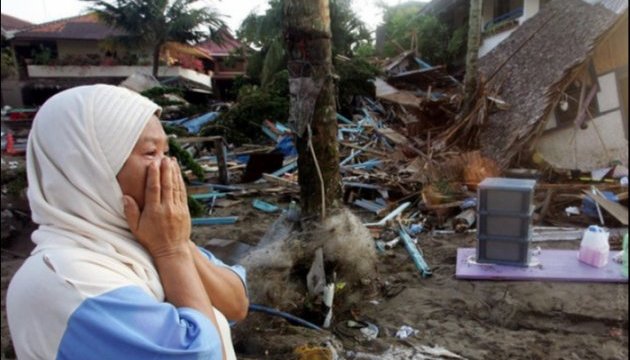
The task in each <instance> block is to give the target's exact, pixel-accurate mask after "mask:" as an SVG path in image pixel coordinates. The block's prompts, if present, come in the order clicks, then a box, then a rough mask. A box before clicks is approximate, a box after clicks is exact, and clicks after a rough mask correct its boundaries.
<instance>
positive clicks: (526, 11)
mask: <svg viewBox="0 0 630 360" xmlns="http://www.w3.org/2000/svg"><path fill="white" fill-rule="evenodd" d="M538 10H540V0H524V1H523V16H521V17H520V19H519V24H522V23H523V22H524V21H525V20H527V19H529V18H531V17H532V16H534V15H536V13H537V12H538Z"/></svg>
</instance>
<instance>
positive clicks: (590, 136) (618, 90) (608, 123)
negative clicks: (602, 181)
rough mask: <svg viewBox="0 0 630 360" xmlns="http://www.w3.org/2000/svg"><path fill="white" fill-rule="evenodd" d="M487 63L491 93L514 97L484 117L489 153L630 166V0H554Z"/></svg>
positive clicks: (485, 80)
mask: <svg viewBox="0 0 630 360" xmlns="http://www.w3.org/2000/svg"><path fill="white" fill-rule="evenodd" d="M578 24H579V26H576V25H578ZM479 70H480V77H481V79H482V84H483V87H484V93H486V94H493V95H496V96H498V97H499V98H500V99H501V100H502V101H503V102H505V103H507V104H508V105H509V107H507V109H505V110H496V111H494V112H493V111H488V113H487V116H486V117H485V118H484V119H483V121H478V124H479V125H480V127H481V129H482V130H481V131H479V135H478V136H479V138H478V141H479V145H480V147H481V150H482V153H483V154H484V155H486V156H488V157H490V158H493V159H494V160H496V161H497V162H498V163H499V164H500V165H501V166H502V167H507V166H508V165H510V164H513V163H515V162H527V161H530V160H532V157H533V158H534V160H537V161H538V162H539V163H540V162H544V163H546V164H547V165H551V166H552V167H553V168H555V169H579V170H582V171H589V170H592V169H596V168H603V167H607V166H609V165H610V164H611V163H615V162H617V163H618V162H620V163H621V164H623V165H626V166H627V164H628V1H627V0H603V1H589V2H585V1H582V0H554V1H552V2H550V3H549V4H548V5H547V6H545V7H543V8H542V9H541V10H540V11H539V12H538V13H537V14H536V15H535V16H533V17H532V18H531V19H529V20H528V21H526V22H524V23H523V24H522V25H521V26H519V27H518V28H517V29H516V30H515V31H514V32H513V33H512V34H511V35H510V37H508V38H507V39H506V40H504V41H503V42H502V43H501V44H499V45H498V46H497V47H496V48H495V49H493V50H492V51H491V52H489V53H488V54H487V55H486V56H484V57H482V58H481V59H480V60H479ZM479 101H484V102H485V101H486V97H483V98H482V99H480V100H479Z"/></svg>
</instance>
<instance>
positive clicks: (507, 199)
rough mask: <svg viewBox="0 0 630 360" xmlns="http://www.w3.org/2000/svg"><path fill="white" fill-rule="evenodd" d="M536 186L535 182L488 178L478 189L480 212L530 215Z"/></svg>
mask: <svg viewBox="0 0 630 360" xmlns="http://www.w3.org/2000/svg"><path fill="white" fill-rule="evenodd" d="M535 186H536V181H535V180H527V179H508V178H487V179H485V180H484V181H482V182H481V183H480V184H479V186H478V188H477V191H478V196H479V205H480V206H479V210H480V211H488V212H511V213H520V214H526V213H529V211H530V206H531V204H532V201H533V198H534V187H535Z"/></svg>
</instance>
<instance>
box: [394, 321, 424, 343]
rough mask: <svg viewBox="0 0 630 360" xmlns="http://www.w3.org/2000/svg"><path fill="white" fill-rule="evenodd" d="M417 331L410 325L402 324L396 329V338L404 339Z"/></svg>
mask: <svg viewBox="0 0 630 360" xmlns="http://www.w3.org/2000/svg"><path fill="white" fill-rule="evenodd" d="M419 332H420V331H418V330H416V329H414V328H412V327H411V326H408V325H403V326H401V327H400V329H398V330H397V331H396V338H398V339H401V340H404V339H406V338H408V337H410V336H415V335H416V334H418V333H419Z"/></svg>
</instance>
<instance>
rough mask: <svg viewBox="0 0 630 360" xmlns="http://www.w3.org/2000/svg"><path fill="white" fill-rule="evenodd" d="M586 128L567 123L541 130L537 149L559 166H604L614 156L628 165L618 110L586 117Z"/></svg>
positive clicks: (626, 146) (585, 169) (568, 167)
mask: <svg viewBox="0 0 630 360" xmlns="http://www.w3.org/2000/svg"><path fill="white" fill-rule="evenodd" d="M586 124H587V125H588V127H587V128H586V129H584V130H583V129H576V128H575V127H568V128H563V129H558V130H553V131H549V132H547V133H544V134H543V135H542V136H541V138H540V139H539V141H538V143H537V144H536V150H538V152H539V153H540V154H541V155H542V157H543V158H544V159H545V161H547V162H548V163H549V164H550V165H552V166H554V167H555V168H558V169H580V170H582V171H590V170H593V169H598V168H603V167H607V166H608V165H609V163H610V162H611V161H613V160H619V161H621V162H622V163H623V164H624V165H625V166H627V165H628V140H626V138H625V135H624V130H623V118H622V115H621V110H616V111H612V112H609V113H607V114H604V115H602V116H600V117H598V118H595V119H593V120H592V121H588V122H587V123H586Z"/></svg>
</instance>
